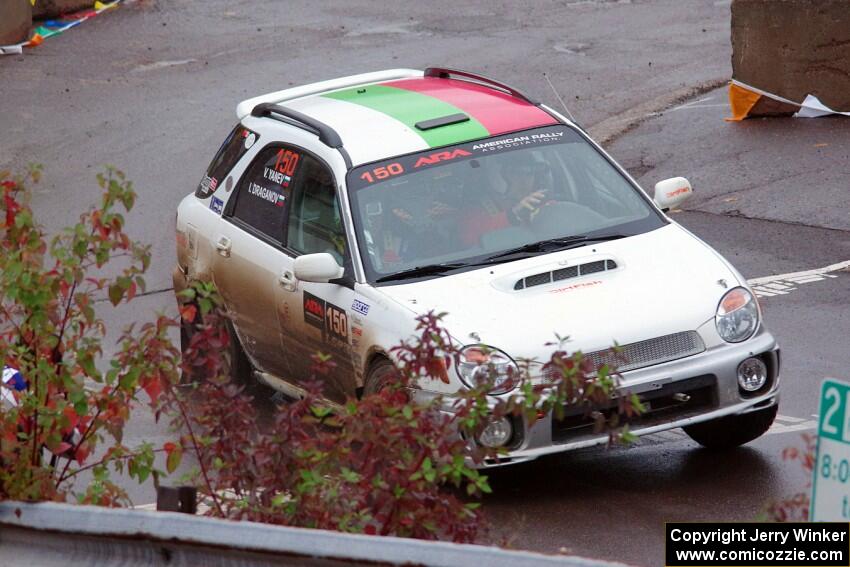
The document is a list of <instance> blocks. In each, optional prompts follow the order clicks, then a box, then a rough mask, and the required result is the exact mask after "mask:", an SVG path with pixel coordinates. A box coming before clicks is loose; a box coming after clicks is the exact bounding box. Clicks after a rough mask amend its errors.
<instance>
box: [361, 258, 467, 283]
mask: <svg viewBox="0 0 850 567" xmlns="http://www.w3.org/2000/svg"><path fill="white" fill-rule="evenodd" d="M468 265H469V264H467V263H464V262H445V263H442V264H428V265H427V266H416V267H415V268H408V269H406V270H402V271H400V272H396V273H394V274H390V275H388V276H382V277H380V278H378V279H376V280H375V283H380V282H390V281H394V280H406V279H409V278H418V277H420V276H444V275H445V273H446V272H447V271H449V270H454V269H455V268H464V267H466V266H468Z"/></svg>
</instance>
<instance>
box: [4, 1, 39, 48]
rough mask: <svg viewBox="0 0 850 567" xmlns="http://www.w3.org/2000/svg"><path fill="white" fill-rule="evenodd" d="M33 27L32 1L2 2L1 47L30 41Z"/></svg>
mask: <svg viewBox="0 0 850 567" xmlns="http://www.w3.org/2000/svg"><path fill="white" fill-rule="evenodd" d="M30 27H32V4H30V0H2V1H0V45H12V44H15V43H21V42H22V41H26V40H28V39H29V33H30Z"/></svg>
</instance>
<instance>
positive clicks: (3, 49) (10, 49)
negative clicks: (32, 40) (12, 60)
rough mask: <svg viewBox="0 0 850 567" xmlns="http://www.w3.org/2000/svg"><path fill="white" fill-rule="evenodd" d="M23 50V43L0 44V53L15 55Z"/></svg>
mask: <svg viewBox="0 0 850 567" xmlns="http://www.w3.org/2000/svg"><path fill="white" fill-rule="evenodd" d="M23 52H24V44H23V43H19V44H18V45H0V55H17V54H20V53H23Z"/></svg>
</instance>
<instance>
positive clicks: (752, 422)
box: [683, 404, 779, 450]
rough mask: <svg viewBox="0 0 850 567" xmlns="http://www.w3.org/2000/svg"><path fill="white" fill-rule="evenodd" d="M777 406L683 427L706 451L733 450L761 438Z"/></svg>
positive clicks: (771, 420) (771, 422)
mask: <svg viewBox="0 0 850 567" xmlns="http://www.w3.org/2000/svg"><path fill="white" fill-rule="evenodd" d="M778 410H779V404H773V405H772V406H771V407H769V408H764V409H760V410H757V411H754V412H750V413H745V414H741V415H730V416H726V417H721V418H719V419H713V420H711V421H706V422H704V423H697V424H696V425H689V426H688V427H684V428H683V429H684V430H685V433H687V434H688V436H689V437H690V438H691V439H693V440H694V441H696V442H697V443H699V444H700V445H702V446H703V447H705V448H706V449H713V450H724V449H734V448H735V447H739V446H741V445H744V444H745V443H749V442H750V441H752V440H753V439H756V438H758V437H761V436H762V435H763V434H764V433H765V432H766V431H767V430H768V429H770V426H771V425H772V424H773V420H774V418H775V417H776V412H777V411H778Z"/></svg>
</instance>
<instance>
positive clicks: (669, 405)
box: [552, 374, 718, 443]
mask: <svg viewBox="0 0 850 567" xmlns="http://www.w3.org/2000/svg"><path fill="white" fill-rule="evenodd" d="M638 397H639V398H640V400H641V402H642V403H643V405H644V409H645V410H646V411H645V412H644V413H642V414H641V415H639V416H635V417H632V418H631V419H625V418H624V419H623V420H621V423H623V421H625V422H626V423H628V424H629V425H630V426H631V428H632V429H640V428H644V427H651V426H653V425H658V424H661V423H668V422H671V421H678V420H680V419H685V418H687V417H692V416H694V415H698V414H701V413H705V412H706V411H711V410H712V409H715V408H716V407H717V405H718V403H717V378H716V377H715V376H714V375H711V374H707V375H705V376H696V377H694V378H688V379H687V380H680V381H678V382H671V383H669V384H665V385H664V386H662V387H661V388H658V389H657V390H652V391H649V392H643V393H641V394H638ZM617 407H618V406H617V402H616V400H612V401H611V403H609V404H607V405H605V406H597V407H594V408H590V409H583V408H577V407H567V408H565V410H564V414H563V416H562V418H561V419H556V418H555V417H554V416H553V417H552V442H553V443H569V442H572V441H580V440H581V439H583V438H589V437H593V436H595V435H599V434H600V432H599V431H596V427H595V426H596V423H597V421H596V420H595V419H594V418H593V412H594V411H598V412H601V413H602V415H603V416H604V417H605V420H606V421H608V420H610V419H611V417H612V414H613V413H615V412H616V411H617ZM621 417H624V416H621Z"/></svg>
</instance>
